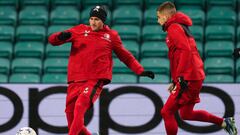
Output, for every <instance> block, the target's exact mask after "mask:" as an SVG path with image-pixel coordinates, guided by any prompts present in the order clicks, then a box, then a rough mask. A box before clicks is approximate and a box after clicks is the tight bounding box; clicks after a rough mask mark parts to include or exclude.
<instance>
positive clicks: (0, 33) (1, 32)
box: [0, 25, 15, 42]
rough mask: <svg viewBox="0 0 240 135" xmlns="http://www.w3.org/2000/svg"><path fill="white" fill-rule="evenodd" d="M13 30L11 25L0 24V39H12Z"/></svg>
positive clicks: (11, 40)
mask: <svg viewBox="0 0 240 135" xmlns="http://www.w3.org/2000/svg"><path fill="white" fill-rule="evenodd" d="M14 36H15V30H14V27H13V26H7V25H0V41H10V42H13V41H14Z"/></svg>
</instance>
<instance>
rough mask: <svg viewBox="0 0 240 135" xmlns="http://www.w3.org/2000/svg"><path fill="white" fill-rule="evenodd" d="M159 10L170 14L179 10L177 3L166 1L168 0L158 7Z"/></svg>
mask: <svg viewBox="0 0 240 135" xmlns="http://www.w3.org/2000/svg"><path fill="white" fill-rule="evenodd" d="M157 11H158V12H159V13H162V14H170V15H173V14H175V13H176V12H177V11H176V7H175V5H174V4H173V3H172V2H170V1H166V2H164V3H162V4H161V5H160V6H159V7H158V8H157Z"/></svg>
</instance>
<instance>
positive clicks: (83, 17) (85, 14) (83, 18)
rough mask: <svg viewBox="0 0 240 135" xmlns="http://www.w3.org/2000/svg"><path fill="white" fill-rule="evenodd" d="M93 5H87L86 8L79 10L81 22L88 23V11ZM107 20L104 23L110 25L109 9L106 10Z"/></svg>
mask: <svg viewBox="0 0 240 135" xmlns="http://www.w3.org/2000/svg"><path fill="white" fill-rule="evenodd" d="M92 8H93V7H88V8H86V9H84V10H83V11H82V12H81V23H83V24H89V12H90V10H91V9H92ZM107 11H108V12H107V14H108V15H107V20H106V22H105V23H106V24H107V25H111V21H112V18H111V16H112V15H111V11H110V10H107Z"/></svg>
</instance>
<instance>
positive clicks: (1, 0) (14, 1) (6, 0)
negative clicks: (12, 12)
mask: <svg viewBox="0 0 240 135" xmlns="http://www.w3.org/2000/svg"><path fill="white" fill-rule="evenodd" d="M0 6H4V7H6V6H11V7H14V8H18V0H0Z"/></svg>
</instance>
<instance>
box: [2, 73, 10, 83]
mask: <svg viewBox="0 0 240 135" xmlns="http://www.w3.org/2000/svg"><path fill="white" fill-rule="evenodd" d="M0 83H8V76H7V75H2V74H0Z"/></svg>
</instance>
